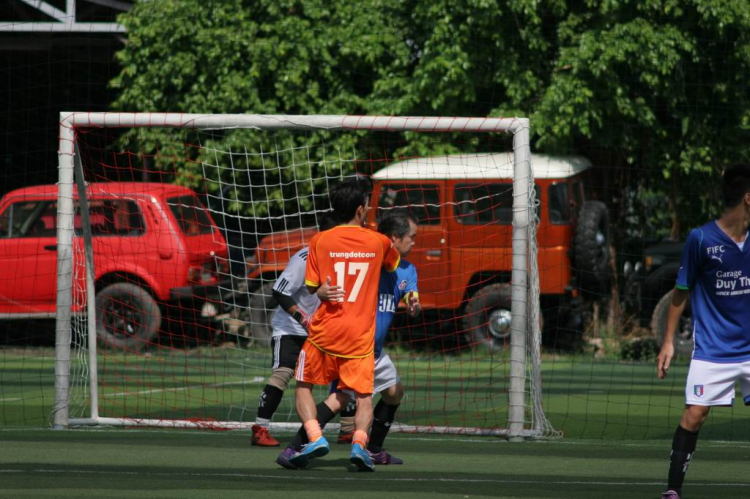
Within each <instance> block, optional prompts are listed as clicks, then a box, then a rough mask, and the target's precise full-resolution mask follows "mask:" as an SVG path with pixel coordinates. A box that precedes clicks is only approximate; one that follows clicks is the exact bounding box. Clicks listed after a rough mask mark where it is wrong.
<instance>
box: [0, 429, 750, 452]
mask: <svg viewBox="0 0 750 499" xmlns="http://www.w3.org/2000/svg"><path fill="white" fill-rule="evenodd" d="M288 424H292V423H288ZM293 424H295V425H298V424H299V423H293ZM297 428H298V426H295V430H296V429H297ZM279 429H280V430H284V428H279ZM325 429H326V432H327V433H335V431H334V430H336V431H338V426H337V425H336V424H333V425H331V424H329V425H326V428H325ZM30 431H55V432H57V431H60V430H52V429H50V428H0V433H3V432H30ZM64 431H75V432H89V433H104V432H108V431H112V429H111V428H109V427H99V428H98V427H81V428H76V429H71V430H64ZM128 432H129V433H164V434H169V435H175V434H179V433H181V434H185V435H191V436H193V437H195V438H222V437H225V436H226V435H227V432H218V433H217V432H205V431H195V430H185V429H174V430H160V429H154V428H140V429H139V428H131V429H129V430H128ZM229 434H230V435H231V432H229ZM388 438H390V439H394V440H407V441H412V442H462V443H471V444H476V445H507V444H509V443H510V442H508V441H507V440H505V439H503V438H487V437H470V438H443V437H440V436H437V435H436V436H434V437H417V436H413V435H412V434H408V433H389V434H388ZM526 445H598V446H601V447H635V448H661V449H664V448H666V449H670V446H671V445H672V441H671V439H670V440H667V439H664V440H654V441H651V442H649V441H644V442H642V443H641V442H621V441H616V440H615V441H611V440H610V441H606V440H601V441H598V440H586V441H576V440H569V439H565V438H561V439H555V440H530V441H528V442H526ZM705 447H709V448H716V449H750V442H732V441H728V440H704V441H702V442H701V448H705Z"/></svg>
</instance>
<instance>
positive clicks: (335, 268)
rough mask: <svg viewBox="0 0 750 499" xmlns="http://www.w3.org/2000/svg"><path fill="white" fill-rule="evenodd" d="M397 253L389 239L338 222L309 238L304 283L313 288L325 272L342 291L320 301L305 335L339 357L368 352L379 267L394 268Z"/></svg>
mask: <svg viewBox="0 0 750 499" xmlns="http://www.w3.org/2000/svg"><path fill="white" fill-rule="evenodd" d="M399 261H400V257H399V254H398V251H396V249H395V248H394V247H393V245H392V244H391V240H390V239H389V238H388V237H386V236H384V235H383V234H380V233H378V232H375V231H372V230H370V229H365V228H363V227H356V226H348V225H344V226H339V227H336V228H333V229H331V230H327V231H325V232H321V233H319V234H316V235H315V237H313V239H312V241H310V252H309V254H308V258H307V269H306V272H305V284H307V285H308V286H313V287H318V286H320V285H322V284H323V283H324V282H326V280H327V279H328V277H330V278H331V284H333V285H336V286H341V287H342V288H343V290H344V293H345V294H344V298H343V300H342V301H338V302H331V301H323V302H322V303H321V306H320V308H319V309H318V311H317V312H316V313H315V316H314V317H313V320H312V323H311V324H310V328H309V334H308V340H309V341H310V342H311V343H312V344H313V345H315V346H316V347H318V348H319V349H321V350H323V351H324V352H326V353H328V354H331V355H335V356H338V357H350V358H360V357H366V356H367V355H370V354H372V352H373V346H374V340H375V313H376V310H377V304H378V303H377V302H378V281H379V279H380V269H381V268H385V269H386V270H388V271H394V270H395V269H396V267H398V264H399Z"/></svg>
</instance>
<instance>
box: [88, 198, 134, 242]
mask: <svg viewBox="0 0 750 499" xmlns="http://www.w3.org/2000/svg"><path fill="white" fill-rule="evenodd" d="M88 205H89V223H90V225H91V235H92V236H139V235H141V234H143V233H144V231H145V225H144V223H143V215H141V211H140V209H139V208H138V204H137V203H136V202H135V201H131V200H128V199H93V200H90V201H89V202H88ZM82 224H83V220H82V218H81V208H80V206H79V204H78V202H77V201H76V214H75V217H74V218H73V229H74V230H75V234H76V235H77V236H82V235H83V228H82Z"/></svg>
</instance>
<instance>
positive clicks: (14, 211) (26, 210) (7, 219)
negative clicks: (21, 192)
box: [0, 201, 57, 238]
mask: <svg viewBox="0 0 750 499" xmlns="http://www.w3.org/2000/svg"><path fill="white" fill-rule="evenodd" d="M0 229H1V230H2V235H0V237H4V238H13V237H55V236H56V235H57V202H55V201H21V202H18V203H13V204H12V205H10V206H8V208H7V209H6V210H5V211H4V212H3V214H2V215H0Z"/></svg>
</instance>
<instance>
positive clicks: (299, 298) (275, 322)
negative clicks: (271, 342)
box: [271, 247, 320, 336]
mask: <svg viewBox="0 0 750 499" xmlns="http://www.w3.org/2000/svg"><path fill="white" fill-rule="evenodd" d="M307 251H308V248H307V247H305V248H302V249H301V250H299V251H298V252H297V253H295V254H294V256H292V258H291V259H290V260H289V263H288V264H287V266H286V268H285V269H284V272H282V273H281V275H280V276H279V278H278V280H277V281H276V283H275V284H274V285H273V290H274V291H276V292H279V293H281V294H284V295H286V296H289V297H291V299H292V300H294V302H295V303H296V304H297V306H298V307H299V308H301V309H302V311H303V312H304V313H305V314H307V315H310V314H312V313H315V311H316V310H317V309H318V307H319V306H320V300H319V299H318V295H316V294H315V293H313V294H310V293H309V292H308V291H307V287H306V286H305V267H306V266H307ZM271 326H272V327H273V336H284V335H287V334H289V335H295V336H307V331H305V329H304V328H303V327H302V326H301V325H300V324H299V322H297V321H296V320H294V318H293V317H292V316H291V315H289V314H288V313H287V312H286V310H284V309H283V308H281V307H279V308H277V309H276V313H274V314H273V319H272V320H271Z"/></svg>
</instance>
